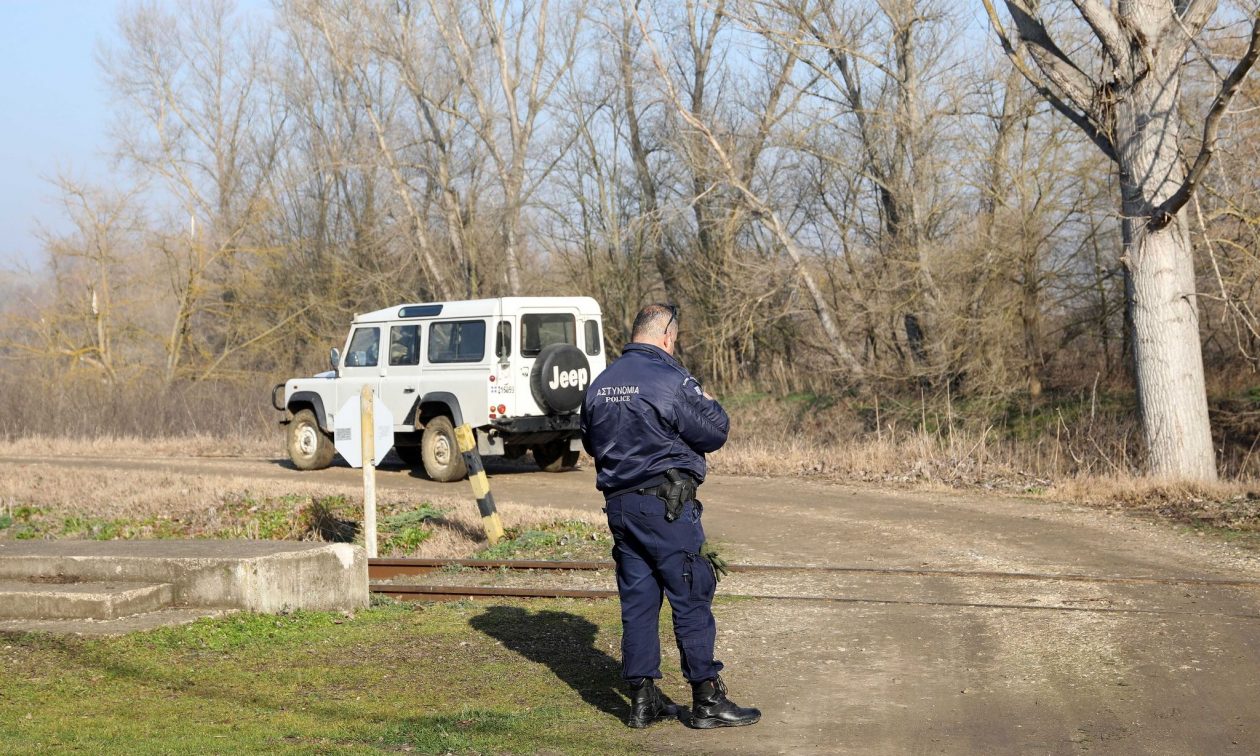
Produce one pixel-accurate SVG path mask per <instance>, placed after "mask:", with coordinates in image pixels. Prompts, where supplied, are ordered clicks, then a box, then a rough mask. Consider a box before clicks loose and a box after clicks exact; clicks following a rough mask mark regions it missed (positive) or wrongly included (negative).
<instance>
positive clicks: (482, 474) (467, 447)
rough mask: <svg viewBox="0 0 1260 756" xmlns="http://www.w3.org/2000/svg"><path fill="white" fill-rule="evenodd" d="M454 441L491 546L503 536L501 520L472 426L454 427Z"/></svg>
mask: <svg viewBox="0 0 1260 756" xmlns="http://www.w3.org/2000/svg"><path fill="white" fill-rule="evenodd" d="M455 441H456V442H457V443H458V444H459V450H460V452H461V453H462V454H463V455H464V464H466V465H467V466H468V482H469V483H471V484H472V489H473V496H476V497H477V511H479V512H481V522H482V523H483V524H484V526H485V529H486V538H487V539H489V541H490V545H491V546H493V545H494V544H496V543H498V542H499V539H500V538H502V537H503V522H502V521H501V520H500V519H499V513H498V512H497V511H496V510H495V508H494V494H492V493H490V481H489V480H488V479H487V478H486V468H485V467H483V466H482V464H481V455H480V454H478V453H477V439H476V437H475V436H474V435H473V429H472V426H471V425H468V424H464V425H461V426H459V427H458V428H456V429H455Z"/></svg>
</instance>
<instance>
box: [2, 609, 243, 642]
mask: <svg viewBox="0 0 1260 756" xmlns="http://www.w3.org/2000/svg"><path fill="white" fill-rule="evenodd" d="M235 611H236V610H235V609H190V608H181V609H162V610H161V611H156V612H148V613H147V614H136V615H132V616H130V617H119V618H118V619H112V620H103V621H102V620H82V619H80V620H67V619H59V620H0V635H21V634H23V633H52V634H55V635H84V636H93V637H95V636H107V635H126V634H127V633H135V632H143V631H145V630H155V629H157V628H159V627H172V626H175V625H187V624H189V623H192V622H195V621H197V620H199V619H201V618H203V617H222V616H224V615H226V614H233V613H235Z"/></svg>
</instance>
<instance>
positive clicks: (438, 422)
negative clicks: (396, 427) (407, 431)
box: [420, 416, 468, 483]
mask: <svg viewBox="0 0 1260 756" xmlns="http://www.w3.org/2000/svg"><path fill="white" fill-rule="evenodd" d="M420 455H421V458H422V459H423V461H424V471H425V473H427V474H428V476H429V477H430V478H432V479H434V480H436V481H437V482H439V483H449V482H450V481H452V480H461V479H463V478H464V477H465V476H466V475H468V466H467V465H465V464H464V455H463V454H461V453H460V451H459V443H458V442H457V441H456V440H455V426H454V424H452V423H451V420H450V418H448V417H445V416H443V417H435V418H433V419H432V420H430V421H429V422H427V423H425V425H424V435H423V436H422V437H421V440H420Z"/></svg>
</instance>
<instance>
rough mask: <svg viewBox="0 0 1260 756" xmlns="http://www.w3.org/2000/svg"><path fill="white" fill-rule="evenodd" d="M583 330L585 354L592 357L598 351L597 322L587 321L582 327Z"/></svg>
mask: <svg viewBox="0 0 1260 756" xmlns="http://www.w3.org/2000/svg"><path fill="white" fill-rule="evenodd" d="M583 328H584V329H585V330H586V332H585V333H584V334H583V336H585V337H586V353H587V354H589V355H591V356H592V357H594V356H595V355H597V354H599V349H600V346H599V336H600V334H599V321H598V320H588V321H586V323H585V324H584V325H583Z"/></svg>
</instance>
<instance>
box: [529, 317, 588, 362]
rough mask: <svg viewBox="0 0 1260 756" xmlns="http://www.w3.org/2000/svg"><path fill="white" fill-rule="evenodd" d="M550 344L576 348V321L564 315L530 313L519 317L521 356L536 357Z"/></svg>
mask: <svg viewBox="0 0 1260 756" xmlns="http://www.w3.org/2000/svg"><path fill="white" fill-rule="evenodd" d="M552 344H572V345H574V346H577V319H576V318H574V317H573V316H572V315H566V314H564V313H558V312H557V313H551V312H547V313H530V314H528V315H523V316H521V356H522V357H537V356H538V353H539V352H541V351H542V350H543V347H547V346H550V345H552Z"/></svg>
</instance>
